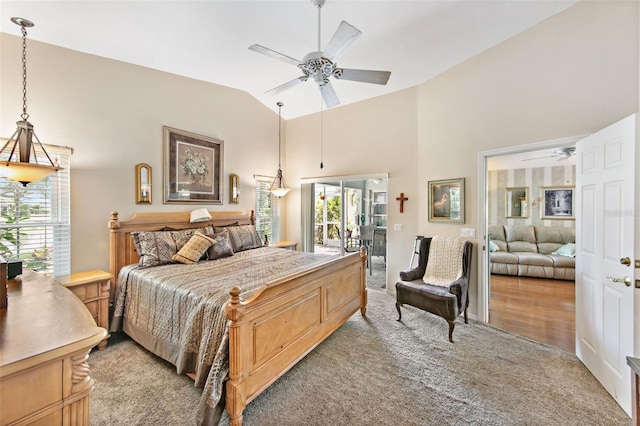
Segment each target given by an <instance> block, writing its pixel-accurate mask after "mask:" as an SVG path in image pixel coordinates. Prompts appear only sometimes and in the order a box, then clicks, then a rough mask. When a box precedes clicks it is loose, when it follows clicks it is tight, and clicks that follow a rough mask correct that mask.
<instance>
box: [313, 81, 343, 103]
mask: <svg viewBox="0 0 640 426" xmlns="http://www.w3.org/2000/svg"><path fill="white" fill-rule="evenodd" d="M318 87H319V88H320V93H321V94H322V99H324V104H325V105H326V107H327V108H333V107H334V106H337V105H340V101H339V100H338V95H336V91H335V90H334V89H333V86H332V85H331V83H325V84H323V85H322V86H318Z"/></svg>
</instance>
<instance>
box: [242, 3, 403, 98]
mask: <svg viewBox="0 0 640 426" xmlns="http://www.w3.org/2000/svg"><path fill="white" fill-rule="evenodd" d="M311 3H313V5H314V6H316V7H317V8H318V48H317V51H315V52H310V53H308V54H306V55H305V56H304V58H302V61H300V60H298V59H295V58H292V57H291V56H288V55H285V54H283V53H280V52H277V51H275V50H272V49H269V48H267V47H264V46H261V45H259V44H253V45H251V46H249V50H253V51H254V52H258V53H261V54H263V55H266V56H269V57H272V58H274V59H278V60H280V61H283V62H286V63H288V64H291V65H295V66H296V67H298V68H299V69H300V70H301V71H302V73H303V75H301V76H299V77H296V78H294V79H293V80H290V81H288V82H286V83H284V84H281V85H280V86H277V87H274V88H273V89H271V90H268V91H267V92H265V93H267V94H270V95H275V94H278V93H281V92H283V91H285V90H287V89H290V88H292V87H294V86H297V85H298V84H300V83H303V82H305V81H307V80H309V79H311V80H313V81H314V82H315V83H316V84H317V85H318V88H319V89H320V93H321V95H322V99H323V100H324V103H325V105H326V107H327V108H332V107H334V106H337V105H340V101H339V100H338V96H337V94H336V92H335V90H334V88H333V86H332V85H331V81H330V80H329V78H330V77H332V76H333V78H335V79H340V80H350V81H358V82H362V83H372V84H380V85H386V84H387V82H388V81H389V77H390V76H391V72H390V71H377V70H361V69H349V68H338V66H337V64H336V61H337V60H338V59H339V58H340V57H341V56H342V55H343V54H344V52H345V51H346V50H347V48H348V47H349V46H351V44H353V42H355V41H356V40H357V39H358V38H359V37H360V36H361V35H362V32H361V31H360V30H358V29H357V28H356V27H354V26H353V25H351V24H349V23H348V22H346V21H342V22H341V23H340V25H339V26H338V29H337V30H336V32H335V33H334V35H333V37H331V40H330V41H329V44H328V45H327V46H326V48H325V50H324V51H323V50H321V49H320V41H321V27H322V26H321V21H322V20H321V10H322V6H324V4H325V0H311Z"/></svg>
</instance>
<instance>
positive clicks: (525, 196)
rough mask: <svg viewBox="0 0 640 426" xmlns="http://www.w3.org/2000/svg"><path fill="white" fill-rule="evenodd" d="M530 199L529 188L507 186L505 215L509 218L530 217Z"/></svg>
mask: <svg viewBox="0 0 640 426" xmlns="http://www.w3.org/2000/svg"><path fill="white" fill-rule="evenodd" d="M528 200H529V188H527V187H515V188H505V197H504V205H505V209H504V210H505V217H507V218H525V217H529V209H528V208H527V203H528Z"/></svg>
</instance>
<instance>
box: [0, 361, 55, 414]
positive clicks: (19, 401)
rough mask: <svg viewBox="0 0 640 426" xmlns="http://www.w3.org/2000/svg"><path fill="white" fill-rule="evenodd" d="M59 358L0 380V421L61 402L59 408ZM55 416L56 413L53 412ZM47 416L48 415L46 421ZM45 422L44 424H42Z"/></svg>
mask: <svg viewBox="0 0 640 426" xmlns="http://www.w3.org/2000/svg"><path fill="white" fill-rule="evenodd" d="M60 401H62V361H55V362H51V363H49V364H44V365H40V366H38V367H35V368H32V369H30V370H28V371H25V372H23V373H21V374H19V375H14V376H9V377H7V378H6V379H4V380H3V381H2V382H0V424H3V425H4V424H7V423H11V422H13V421H15V420H18V419H20V418H22V417H24V416H26V415H28V414H30V413H35V412H36V411H39V410H42V409H43V408H46V407H49V406H54V405H55V404H60V409H61V408H62V406H61V402H60ZM53 415H54V416H55V413H53ZM48 418H50V417H49V416H47V417H46V418H45V419H41V420H43V421H44V420H46V419H48ZM42 424H46V423H42Z"/></svg>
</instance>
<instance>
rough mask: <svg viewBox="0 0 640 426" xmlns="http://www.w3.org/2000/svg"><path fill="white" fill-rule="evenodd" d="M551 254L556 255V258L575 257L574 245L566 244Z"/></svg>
mask: <svg viewBox="0 0 640 426" xmlns="http://www.w3.org/2000/svg"><path fill="white" fill-rule="evenodd" d="M551 254H557V255H558V256H568V257H576V245H575V243H567V244H565V245H563V246H562V247H560V248H558V249H557V250H556V251H554V252H553V253H551Z"/></svg>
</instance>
